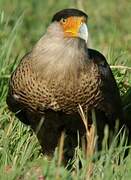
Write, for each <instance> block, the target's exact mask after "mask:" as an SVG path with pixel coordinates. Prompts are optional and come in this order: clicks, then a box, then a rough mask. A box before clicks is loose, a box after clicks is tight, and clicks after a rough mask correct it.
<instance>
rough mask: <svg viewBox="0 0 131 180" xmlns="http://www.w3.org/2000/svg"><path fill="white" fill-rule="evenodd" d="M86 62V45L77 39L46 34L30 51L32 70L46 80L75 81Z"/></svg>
mask: <svg viewBox="0 0 131 180" xmlns="http://www.w3.org/2000/svg"><path fill="white" fill-rule="evenodd" d="M86 61H87V48H86V43H85V41H84V40H82V39H79V38H63V37H62V36H53V35H51V34H50V33H49V34H48V33H47V34H46V35H45V36H43V37H42V38H41V39H40V40H39V41H38V43H37V44H36V46H35V48H34V49H33V51H32V64H33V69H34V71H35V72H37V73H38V74H39V76H41V77H42V78H45V79H46V80H47V79H49V80H52V79H57V81H63V79H67V80H71V79H77V77H78V75H79V74H80V72H81V71H84V69H85V67H86V63H87V62H86Z"/></svg>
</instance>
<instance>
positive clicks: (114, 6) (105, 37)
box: [0, 0, 131, 180]
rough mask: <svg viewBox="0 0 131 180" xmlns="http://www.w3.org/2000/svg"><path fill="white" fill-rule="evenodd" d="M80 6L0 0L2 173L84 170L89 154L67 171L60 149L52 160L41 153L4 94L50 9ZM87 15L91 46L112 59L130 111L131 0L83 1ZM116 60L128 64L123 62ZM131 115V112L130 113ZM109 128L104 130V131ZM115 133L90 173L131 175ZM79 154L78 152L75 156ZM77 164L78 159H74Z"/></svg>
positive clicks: (55, 0)
mask: <svg viewBox="0 0 131 180" xmlns="http://www.w3.org/2000/svg"><path fill="white" fill-rule="evenodd" d="M77 6H80V5H79V3H78V4H77V3H76V2H75V0H72V1H71V0H65V1H64V0H63V1H61V0H49V1H47V0H46V1H45V0H30V1H26V0H22V1H18V0H12V1H10V0H0V179H2V180H6V179H9V180H12V179H20V178H21V179H38V177H39V178H40V176H42V175H44V177H46V179H55V177H56V172H57V171H58V172H59V174H60V177H59V179H69V180H70V179H73V180H74V179H80V180H83V179H84V178H85V175H86V170H87V166H89V164H90V160H89V159H88V160H87V159H85V158H84V157H83V154H82V153H81V152H80V151H79V150H78V153H77V154H78V155H79V156H80V157H81V159H82V163H83V169H81V170H79V169H77V168H76V171H75V172H69V171H67V170H66V169H65V168H64V166H62V165H61V166H60V167H57V164H58V159H59V158H58V153H57V152H56V153H55V156H54V158H53V160H52V161H51V162H50V161H48V160H47V159H46V157H43V156H42V154H41V153H40V146H39V144H38V142H37V139H36V137H35V135H34V134H33V133H32V131H31V130H30V128H29V127H27V126H25V125H23V124H22V123H21V122H19V121H18V120H17V119H16V118H15V117H14V115H13V114H12V113H11V112H9V110H8V108H7V105H6V102H5V98H6V93H7V88H8V80H9V77H10V74H11V72H12V71H13V70H14V69H15V68H16V66H17V64H18V62H19V61H20V59H21V57H22V56H23V55H24V54H25V53H26V52H28V51H29V50H30V49H31V48H32V46H33V45H34V44H35V42H36V41H37V40H38V39H39V38H40V37H41V36H42V35H43V33H44V32H45V30H46V27H47V26H48V24H49V23H50V20H51V17H52V15H53V14H54V13H55V12H56V11H58V10H60V9H63V8H67V7H77ZM83 7H84V9H85V11H86V12H87V13H88V15H89V21H88V28H89V32H90V39H91V40H90V46H91V47H93V48H94V49H97V50H99V51H101V52H102V53H103V54H104V55H105V56H106V57H107V59H108V62H109V64H110V65H112V66H113V67H112V70H113V73H114V75H115V78H116V80H117V83H118V86H119V88H120V92H121V96H122V99H123V108H124V109H125V111H127V112H128V114H131V113H130V112H131V70H130V69H129V68H131V24H130V15H131V13H130V9H131V2H129V1H126V0H125V1H123V0H116V1H113V0H111V1H105V0H101V1H99V0H94V1H91V0H89V1H83ZM118 65H121V66H126V68H123V67H122V68H120V67H118ZM129 120H131V118H129ZM106 133H107V131H105V134H106ZM118 139H119V138H117V137H116V138H114V140H113V143H112V146H111V148H110V149H108V148H107V146H106V135H105V142H104V146H103V151H102V152H101V154H100V158H99V160H98V159H97V155H95V157H93V158H94V159H95V160H94V171H93V175H92V179H95V180H97V179H98V180H99V179H103V180H105V179H106V180H108V179H109V180H111V179H113V180H114V179H116V180H117V179H118V180H119V179H122V180H128V179H129V180H130V179H131V153H129V155H128V156H127V157H126V158H125V159H124V151H125V148H127V147H126V137H125V135H124V134H123V135H121V141H120V143H119V146H117V147H116V144H117V141H118ZM76 160H77V157H76ZM76 165H77V163H76Z"/></svg>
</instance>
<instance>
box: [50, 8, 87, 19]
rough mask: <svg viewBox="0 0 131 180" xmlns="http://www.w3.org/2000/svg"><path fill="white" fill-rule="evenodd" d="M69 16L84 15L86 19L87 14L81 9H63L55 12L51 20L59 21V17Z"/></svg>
mask: <svg viewBox="0 0 131 180" xmlns="http://www.w3.org/2000/svg"><path fill="white" fill-rule="evenodd" d="M70 16H84V17H85V18H86V19H87V18H88V16H87V14H86V13H84V12H83V11H81V10H78V9H63V10H61V11H59V12H57V13H56V14H55V15H54V16H53V18H52V22H53V21H60V20H61V18H68V17H70Z"/></svg>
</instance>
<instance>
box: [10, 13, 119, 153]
mask: <svg viewBox="0 0 131 180" xmlns="http://www.w3.org/2000/svg"><path fill="white" fill-rule="evenodd" d="M55 19H57V16H56V17H55ZM58 20H59V19H58ZM7 104H8V106H9V107H10V109H11V110H12V111H13V112H15V113H16V116H17V117H18V118H19V119H20V120H21V121H22V122H24V123H25V124H29V125H30V126H31V127H32V128H33V130H34V131H35V132H36V134H37V136H38V139H39V141H40V143H41V145H42V147H43V152H44V153H46V154H50V153H52V152H53V151H54V149H55V147H56V145H57V143H58V139H59V137H60V134H61V132H62V131H63V130H64V131H65V132H66V134H67V135H68V137H69V138H68V139H70V140H69V141H70V143H71V142H72V137H73V142H72V146H73V147H75V146H76V145H77V143H76V142H77V140H76V139H77V131H79V133H80V135H81V136H84V134H85V127H84V125H83V123H82V120H81V118H80V115H79V112H78V111H79V105H81V107H82V108H83V110H84V112H85V114H90V112H91V110H92V109H95V110H96V116H97V117H96V118H97V124H98V128H99V127H100V126H101V127H104V125H105V124H109V126H112V127H113V126H114V124H115V120H116V118H121V115H122V110H121V101H120V95H119V91H118V88H117V85H116V82H115V79H114V77H113V74H112V72H111V69H110V67H109V65H108V63H107V61H106V59H105V58H104V56H103V55H102V54H101V53H99V52H98V51H95V50H93V49H89V48H87V45H86V41H85V40H84V39H82V38H79V37H78V38H77V37H73V38H70V37H64V34H63V31H62V29H61V27H60V25H59V24H58V23H57V22H54V23H52V24H51V25H50V26H49V27H48V29H47V32H46V34H45V35H44V36H43V37H42V38H41V39H40V40H39V41H38V42H37V44H36V45H35V47H34V48H33V49H32V51H31V52H30V53H28V54H27V55H26V56H24V58H23V59H22V61H21V62H20V64H19V65H18V67H17V69H16V70H15V71H14V73H13V74H12V77H11V80H10V86H9V92H8V96H7ZM41 120H42V124H41V127H40V128H38V126H39V124H40V122H41ZM99 124H100V125H99ZM102 124H103V126H102ZM74 137H75V138H74ZM74 139H75V140H74Z"/></svg>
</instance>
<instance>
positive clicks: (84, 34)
mask: <svg viewBox="0 0 131 180" xmlns="http://www.w3.org/2000/svg"><path fill="white" fill-rule="evenodd" d="M78 37H80V38H81V39H84V40H85V41H86V42H87V40H88V28H87V25H86V23H83V24H81V26H80V28H79V32H78Z"/></svg>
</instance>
